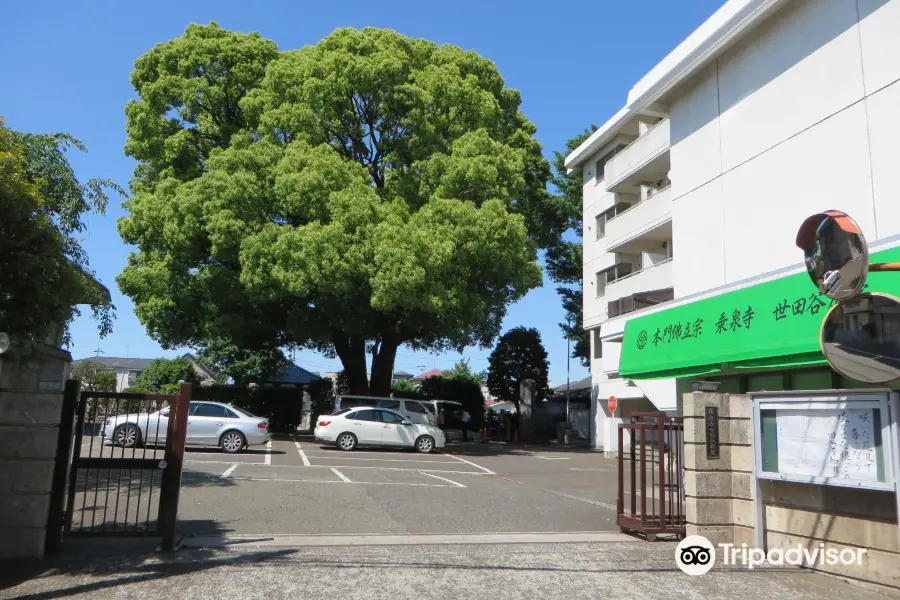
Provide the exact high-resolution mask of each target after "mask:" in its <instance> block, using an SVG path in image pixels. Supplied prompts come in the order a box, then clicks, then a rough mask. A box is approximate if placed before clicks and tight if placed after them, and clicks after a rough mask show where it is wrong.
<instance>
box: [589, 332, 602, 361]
mask: <svg viewBox="0 0 900 600" xmlns="http://www.w3.org/2000/svg"><path fill="white" fill-rule="evenodd" d="M591 333H592V334H593V335H592V336H591V337H592V338H593V340H592V341H593V342H594V344H593V345H594V354H593V356H594V358H603V342H601V341H600V330H599V329H593V330H591Z"/></svg>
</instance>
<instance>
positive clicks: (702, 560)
mask: <svg viewBox="0 0 900 600" xmlns="http://www.w3.org/2000/svg"><path fill="white" fill-rule="evenodd" d="M867 552H868V550H866V549H865V548H833V547H832V548H826V547H825V544H824V543H819V545H818V546H817V547H816V546H813V547H806V546H803V545H802V544H797V545H796V546H791V547H788V548H771V549H769V550H768V552H767V551H765V550H763V549H762V548H750V547H748V546H747V544H741V547H740V548H737V547H735V545H734V544H719V548H718V551H717V549H716V547H715V546H713V544H712V542H710V541H709V540H708V539H706V538H705V537H703V536H702V535H689V536H688V537H686V538H684V539H683V540H681V542H679V544H678V546H677V547H676V548H675V564H676V565H678V568H679V569H681V570H682V571H684V572H685V573H687V574H688V575H703V574H704V573H708V572H709V570H710V569H712V568H713V565H715V564H716V555H717V554H718V555H719V556H721V557H722V564H723V565H726V566H738V565H741V566H744V567H746V568H748V569H754V568H756V567H761V566H784V565H791V566H806V567H815V566H825V565H829V566H833V565H838V564H840V565H861V564H862V562H863V556H865V554H866V553H867Z"/></svg>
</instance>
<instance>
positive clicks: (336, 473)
mask: <svg viewBox="0 0 900 600" xmlns="http://www.w3.org/2000/svg"><path fill="white" fill-rule="evenodd" d="M331 471H332V472H333V473H334V474H335V475H337V476H338V477H340V478H341V481H343V482H344V483H353V482H352V481H350V478H349V477H347V476H346V475H344V474H343V473H341V472H340V471H338V470H337V469H335V468H334V467H331Z"/></svg>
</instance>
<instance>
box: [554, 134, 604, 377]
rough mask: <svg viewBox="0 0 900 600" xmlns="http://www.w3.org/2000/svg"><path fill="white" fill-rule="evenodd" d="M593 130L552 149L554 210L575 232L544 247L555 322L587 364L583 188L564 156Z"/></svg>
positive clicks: (583, 362)
mask: <svg viewBox="0 0 900 600" xmlns="http://www.w3.org/2000/svg"><path fill="white" fill-rule="evenodd" d="M596 130H597V126H596V125H591V127H590V129H586V130H585V131H584V132H582V133H581V134H579V135H577V136H575V137H573V138H572V139H570V140H569V141H567V142H566V149H565V151H564V152H554V153H553V154H554V157H553V176H552V177H551V179H550V181H551V183H552V184H553V187H554V188H555V193H554V194H553V196H554V198H555V206H556V210H557V213H558V214H559V215H561V216H563V217H564V218H565V221H564V223H565V225H563V226H562V227H561V228H564V229H565V232H564V233H568V234H569V235H572V236H577V237H576V239H568V240H567V239H564V237H563V235H562V234H560V236H559V237H558V238H557V239H556V240H555V241H554V243H552V244H550V245H549V247H548V248H547V255H546V259H547V273H548V275H549V276H550V279H551V280H553V282H554V283H558V284H560V285H559V286H558V287H557V288H556V293H557V294H559V296H560V299H561V300H562V305H563V310H565V312H566V320H565V321H564V322H563V323H560V324H559V327H560V329H562V332H563V335H564V336H565V338H566V339H568V340H570V341H571V342H572V358H577V359H579V360H580V361H581V364H582V365H584V366H585V367H587V366H588V365H589V364H590V354H591V341H590V337H589V335H588V332H587V331H585V329H584V328H583V327H582V325H581V323H582V320H583V319H582V315H583V313H582V308H583V297H582V290H583V286H584V274H583V273H582V256H583V255H582V239H581V238H582V233H583V229H584V223H583V222H582V219H583V214H584V206H583V189H584V184H583V182H582V177H581V172H580V171H579V172H575V173H571V174H570V173H568V171H567V170H566V164H565V163H566V156H568V155H569V154H571V153H572V151H574V150H575V148H577V147H578V146H580V145H581V144H582V143H583V142H584V141H585V140H586V139H588V138H589V137H590V136H591V134H592V133H593V132H594V131H596Z"/></svg>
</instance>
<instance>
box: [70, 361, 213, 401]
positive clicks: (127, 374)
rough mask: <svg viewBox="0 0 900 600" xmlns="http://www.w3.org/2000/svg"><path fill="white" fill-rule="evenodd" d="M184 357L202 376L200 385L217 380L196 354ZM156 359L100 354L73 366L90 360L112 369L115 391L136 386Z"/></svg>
mask: <svg viewBox="0 0 900 600" xmlns="http://www.w3.org/2000/svg"><path fill="white" fill-rule="evenodd" d="M182 358H186V359H187V360H188V361H189V362H190V363H191V365H192V366H193V367H194V371H196V373H197V376H198V377H199V378H200V385H212V384H214V383H215V382H216V375H215V373H214V372H213V371H212V370H211V369H209V368H208V367H205V366H203V365H202V364H200V362H199V361H198V360H197V357H196V356H194V355H193V354H191V353H186V354H184V355H182ZM154 360H155V359H153V358H121V357H117V356H98V357H90V358H82V359H80V360H76V361H74V362H73V363H72V366H73V367H74V366H75V365H77V364H78V363H81V362H84V361H90V362H92V363H94V364H97V365H100V366H101V367H105V368H107V369H110V370H111V371H113V372H114V373H115V374H116V390H115V391H117V392H122V391H124V390H126V389H128V388H130V387H134V386H136V385H137V378H138V376H139V375H140V374H141V373H143V372H144V371H146V370H147V368H148V367H149V366H150V363H152V362H153V361H154Z"/></svg>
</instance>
